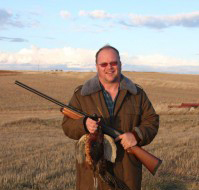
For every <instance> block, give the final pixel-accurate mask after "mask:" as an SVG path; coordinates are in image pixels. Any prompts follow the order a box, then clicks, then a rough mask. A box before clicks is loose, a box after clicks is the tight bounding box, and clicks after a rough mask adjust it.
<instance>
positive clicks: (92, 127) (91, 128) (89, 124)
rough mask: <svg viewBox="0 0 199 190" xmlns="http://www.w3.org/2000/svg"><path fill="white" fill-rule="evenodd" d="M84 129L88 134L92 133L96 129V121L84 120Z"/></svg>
mask: <svg viewBox="0 0 199 190" xmlns="http://www.w3.org/2000/svg"><path fill="white" fill-rule="evenodd" d="M86 127H87V129H88V131H89V132H90V133H94V132H95V131H96V130H97V127H98V121H94V120H92V119H90V118H88V119H87V120H86Z"/></svg>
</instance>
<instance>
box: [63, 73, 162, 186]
mask: <svg viewBox="0 0 199 190" xmlns="http://www.w3.org/2000/svg"><path fill="white" fill-rule="evenodd" d="M70 105H72V106H74V107H76V108H78V109H79V110H82V111H84V112H86V113H88V114H93V113H96V114H97V115H98V116H102V117H103V119H104V122H105V124H106V125H107V126H108V127H113V128H115V129H118V130H122V131H123V132H128V131H136V133H137V134H138V136H139V138H140V139H141V141H140V142H139V145H140V146H144V145H147V144H149V143H150V142H151V141H152V140H153V139H154V137H155V136H156V134H157V132H158V127H159V116H158V115H157V114H156V113H155V111H154V109H153V106H152V104H151V102H150V101H149V99H148V97H147V95H146V93H145V92H144V91H143V89H142V88H140V87H139V86H138V85H136V84H134V83H133V82H132V81H131V80H129V79H128V78H127V77H125V76H123V75H122V77H121V82H120V91H119V95H118V97H117V100H116V104H115V109H114V120H113V121H112V122H111V121H110V115H109V112H108V108H107V106H106V103H105V100H104V97H103V93H102V91H101V87H100V83H99V80H98V77H97V76H95V77H94V78H92V79H90V80H88V81H87V82H86V83H85V84H84V85H83V86H80V87H78V88H77V89H76V90H75V92H74V95H73V97H72V99H71V101H70ZM62 126H63V130H64V133H65V134H66V135H67V136H68V137H69V138H72V139H75V140H78V139H79V138H80V137H81V136H82V135H84V134H86V131H85V128H84V124H83V118H81V119H78V120H73V119H70V118H68V117H64V119H63V124H62ZM116 144H117V158H116V163H115V164H114V165H113V168H112V170H113V171H114V174H115V176H117V177H118V178H119V179H121V180H122V181H123V182H124V183H125V184H126V185H127V186H128V187H129V188H130V189H132V190H140V189H141V179H142V164H141V163H140V161H139V160H137V159H136V158H135V156H134V155H130V154H127V153H126V152H125V151H124V150H123V148H122V146H121V145H120V143H119V142H118V143H116ZM76 189H78V190H80V189H82V190H87V189H88V190H89V189H93V176H92V171H91V170H90V169H88V168H87V167H85V165H84V164H81V165H80V164H77V178H76ZM99 189H101V190H105V189H108V186H107V185H106V184H104V183H102V182H101V183H99Z"/></svg>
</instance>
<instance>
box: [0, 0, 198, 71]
mask: <svg viewBox="0 0 199 190" xmlns="http://www.w3.org/2000/svg"><path fill="white" fill-rule="evenodd" d="M106 44H109V45H112V46H114V47H115V48H117V49H118V50H119V52H120V55H121V62H122V69H123V70H128V71H148V72H166V73H167V72H169V73H183V74H199V45H198V44H199V1H198V0H95V1H94V0H29V1H27V0H17V1H15V0H6V1H3V0H2V1H1V2H0V70H66V71H67V70H70V71H71V70H76V71H95V53H96V52H97V50H98V49H99V48H101V47H102V46H104V45H106Z"/></svg>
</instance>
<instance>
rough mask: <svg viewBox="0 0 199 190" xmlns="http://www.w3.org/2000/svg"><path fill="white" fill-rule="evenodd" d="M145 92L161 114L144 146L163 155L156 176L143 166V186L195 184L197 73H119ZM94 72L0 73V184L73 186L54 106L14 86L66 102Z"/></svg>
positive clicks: (49, 188) (192, 187)
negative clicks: (185, 105)
mask: <svg viewBox="0 0 199 190" xmlns="http://www.w3.org/2000/svg"><path fill="white" fill-rule="evenodd" d="M124 74H125V75H126V76H128V77H129V78H131V79H132V80H133V81H134V82H136V83H138V84H140V85H141V86H142V87H143V88H144V89H145V91H146V92H147V94H148V96H149V98H150V100H151V101H152V103H153V105H154V107H155V109H156V111H157V112H158V114H160V129H159V133H158V135H157V137H156V138H155V140H154V141H153V143H151V144H150V145H148V146H146V147H144V148H145V149H146V150H148V151H149V152H151V153H152V154H154V155H156V156H157V157H159V158H161V159H162V160H163V164H162V165H161V167H160V168H159V170H158V172H157V174H156V176H155V177H154V176H152V175H151V174H150V173H149V172H148V171H147V170H146V169H145V168H144V169H143V184H142V189H143V190H198V189H199V151H198V150H199V108H197V109H193V108H192V109H188V108H183V109H179V108H173V109H169V108H168V105H170V104H181V103H182V102H184V103H186V102H193V103H199V75H178V74H163V73H140V72H124ZM94 75H95V73H86V72H85V73H75V72H54V73H53V72H6V71H1V72H0V150H1V151H0V189H1V190H11V189H12V190H15V189H16V190H20V189H23V190H28V189H35V190H40V189H41V190H64V189H68V190H72V189H74V188H75V156H74V143H75V142H74V141H73V140H71V139H69V138H67V137H66V136H64V133H63V131H62V128H61V121H62V115H61V113H60V112H59V107H58V106H56V105H54V104H52V103H51V102H48V101H46V100H44V99H42V98H40V97H38V96H36V95H34V94H31V93H30V92H28V91H26V90H24V89H22V88H20V87H18V86H17V85H14V82H15V80H18V81H21V82H23V83H25V84H27V85H30V86H32V87H33V88H36V89H37V90H39V91H42V92H44V93H46V94H48V95H49V96H52V97H54V98H55V99H58V100H60V101H61V102H64V103H67V102H68V101H69V99H70V97H71V95H72V94H73V91H74V89H75V87H76V86H78V85H80V84H82V83H83V82H84V81H85V80H87V79H89V78H90V77H92V76H94Z"/></svg>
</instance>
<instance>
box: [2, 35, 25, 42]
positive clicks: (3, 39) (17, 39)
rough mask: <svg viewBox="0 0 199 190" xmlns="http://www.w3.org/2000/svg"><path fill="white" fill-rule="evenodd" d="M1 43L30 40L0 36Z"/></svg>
mask: <svg viewBox="0 0 199 190" xmlns="http://www.w3.org/2000/svg"><path fill="white" fill-rule="evenodd" d="M0 41H8V42H28V40H26V39H23V38H8V37H3V36H0Z"/></svg>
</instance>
